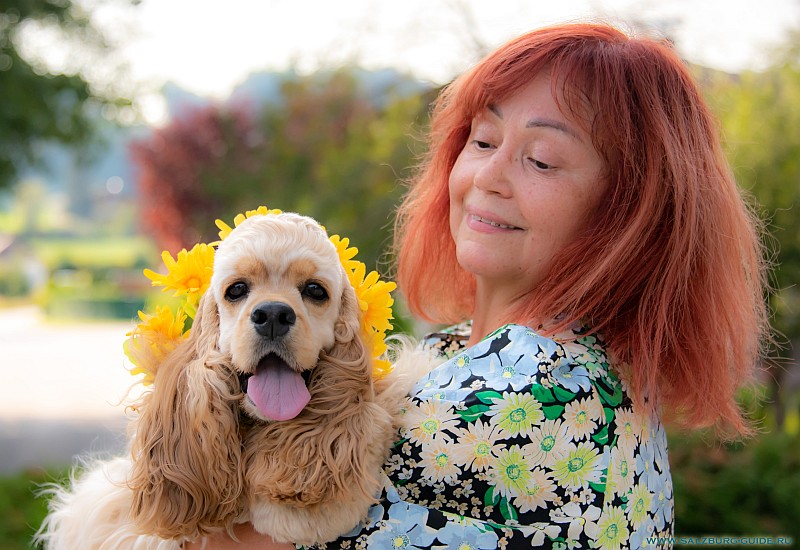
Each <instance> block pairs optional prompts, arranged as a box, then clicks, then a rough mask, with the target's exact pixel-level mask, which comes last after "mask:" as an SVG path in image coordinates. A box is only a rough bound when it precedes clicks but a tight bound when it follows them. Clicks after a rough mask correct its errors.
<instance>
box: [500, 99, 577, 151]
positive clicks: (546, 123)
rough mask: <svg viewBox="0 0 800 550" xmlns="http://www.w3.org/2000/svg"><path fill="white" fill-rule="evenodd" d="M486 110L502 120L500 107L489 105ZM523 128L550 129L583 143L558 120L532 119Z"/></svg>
mask: <svg viewBox="0 0 800 550" xmlns="http://www.w3.org/2000/svg"><path fill="white" fill-rule="evenodd" d="M486 108H487V109H488V110H489V111H490V112H491V113H493V114H494V115H495V116H496V117H497V118H499V119H500V120H502V119H503V111H502V110H501V109H500V107H498V106H497V105H495V104H494V103H490V104H489V105H487V106H486ZM525 128H550V129H552V130H558V131H559V132H563V133H564V134H566V135H568V136H569V137H571V138H573V139H575V140H578V141H580V142H583V140H582V139H581V138H580V136H579V135H578V134H577V133H576V132H575V131H574V130H573V129H572V128H570V127H569V126H567V125H566V124H564V123H563V122H561V121H560V120H553V119H550V118H532V119H531V120H529V121H528V122H527V123H526V124H525Z"/></svg>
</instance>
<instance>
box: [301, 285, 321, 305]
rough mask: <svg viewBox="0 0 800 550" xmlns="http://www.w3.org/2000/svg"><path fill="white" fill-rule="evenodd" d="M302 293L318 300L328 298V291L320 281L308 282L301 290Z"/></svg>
mask: <svg viewBox="0 0 800 550" xmlns="http://www.w3.org/2000/svg"><path fill="white" fill-rule="evenodd" d="M300 294H302V295H303V296H307V297H309V298H311V299H312V300H314V301H317V302H324V301H325V300H327V299H328V292H327V291H326V290H325V288H324V287H323V286H322V285H321V284H319V283H308V284H306V285H305V286H304V287H303V288H302V290H301V291H300Z"/></svg>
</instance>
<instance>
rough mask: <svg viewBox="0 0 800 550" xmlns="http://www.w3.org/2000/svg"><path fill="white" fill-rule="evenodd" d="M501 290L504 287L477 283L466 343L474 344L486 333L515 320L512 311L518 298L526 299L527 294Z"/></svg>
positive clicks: (518, 301)
mask: <svg viewBox="0 0 800 550" xmlns="http://www.w3.org/2000/svg"><path fill="white" fill-rule="evenodd" d="M498 290H499V291H498ZM503 290H505V288H504V287H500V289H493V288H487V286H486V285H481V284H478V287H477V289H476V293H475V309H474V310H473V312H472V334H471V335H470V337H469V341H468V345H470V346H472V345H475V344H477V343H478V342H480V341H481V339H483V337H484V336H486V335H487V334H491V333H492V332H494V331H495V330H497V329H498V328H500V327H502V326H503V325H507V324H508V323H513V322H515V321H516V319H515V318H514V316H513V312H514V310H515V309H516V308H517V307H518V306H519V303H520V300H524V299H526V298H527V296H518V295H515V294H511V293H508V292H503Z"/></svg>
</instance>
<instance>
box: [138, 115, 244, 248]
mask: <svg viewBox="0 0 800 550" xmlns="http://www.w3.org/2000/svg"><path fill="white" fill-rule="evenodd" d="M255 132H256V130H255V125H254V123H253V117H252V116H251V115H250V113H249V112H248V111H247V110H246V109H244V108H242V107H238V108H237V107H221V106H218V105H209V106H205V107H201V108H195V109H192V110H189V111H187V112H186V113H184V115H183V116H180V117H178V118H176V119H174V120H173V121H172V122H171V123H170V124H169V125H168V126H165V127H163V128H159V129H156V130H154V131H153V133H152V134H151V135H150V136H149V137H148V138H146V139H142V140H138V141H135V142H133V143H132V144H131V156H132V158H133V161H134V163H135V165H136V167H137V170H138V183H139V189H140V212H141V219H142V223H143V225H144V228H145V229H146V231H147V232H149V233H150V234H152V235H153V237H154V238H155V240H156V243H157V244H158V246H160V247H161V248H163V249H165V250H169V251H171V252H173V253H175V252H177V251H178V250H180V249H181V248H185V247H189V246H192V245H193V244H194V243H196V242H200V241H208V240H214V235H213V219H214V217H215V216H219V215H220V213H219V211H218V210H219V209H218V207H217V204H216V203H217V201H216V200H215V197H213V196H212V195H213V193H210V192H209V190H208V189H206V186H205V185H204V183H203V179H204V178H205V177H206V175H207V174H209V173H219V172H224V171H225V167H226V166H227V165H229V164H231V163H235V164H236V165H237V166H238V167H239V169H242V168H243V167H244V168H246V167H247V166H252V156H251V155H252V153H253V151H254V147H253V143H254V141H255V140H254V139H253V135H254V133H255Z"/></svg>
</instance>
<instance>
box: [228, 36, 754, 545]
mask: <svg viewBox="0 0 800 550" xmlns="http://www.w3.org/2000/svg"><path fill="white" fill-rule="evenodd" d="M758 229H759V225H758V223H757V221H756V220H755V219H754V218H753V216H751V214H750V212H749V211H748V208H747V207H746V205H745V203H744V202H743V200H742V198H741V197H740V194H739V192H738V190H737V187H736V185H735V183H734V181H733V179H732V177H731V174H730V171H729V169H728V166H727V164H726V162H725V159H724V158H723V153H722V150H721V147H720V139H719V136H718V130H717V127H716V126H715V123H714V120H713V119H712V116H711V114H710V113H709V110H708V108H707V106H706V104H705V102H704V101H703V98H702V97H701V95H700V92H699V91H698V88H697V86H696V84H695V83H694V82H693V80H692V78H691V77H690V75H689V73H688V72H687V70H686V67H685V66H684V64H683V63H682V61H681V60H680V58H679V57H678V56H677V55H676V54H675V52H674V51H673V50H672V49H671V48H670V47H669V46H668V45H666V44H664V43H662V42H658V41H653V40H649V39H638V38H630V37H628V36H626V35H625V34H623V33H622V32H620V31H618V30H616V29H614V28H611V27H608V26H604V25H589V24H578V25H567V26H559V27H552V28H546V29H542V30H537V31H534V32H531V33H529V34H526V35H524V36H521V37H519V38H517V39H516V40H513V41H511V42H509V43H508V44H506V45H504V46H502V47H500V48H499V49H498V50H496V51H495V52H494V53H492V54H490V55H489V56H488V57H486V58H485V59H484V60H483V61H481V62H480V63H479V64H478V65H477V66H475V67H474V68H473V69H472V70H470V71H468V72H467V73H466V74H464V75H462V76H461V77H460V78H458V79H457V80H455V81H454V82H453V83H452V84H451V85H449V86H448V87H447V88H446V89H445V90H444V91H443V93H442V94H441V96H440V97H439V99H438V100H437V102H436V104H435V109H434V111H433V119H432V127H431V133H430V142H429V153H428V156H427V158H426V160H425V161H424V163H423V164H422V166H421V169H420V171H419V174H418V177H417V178H416V179H415V180H414V181H413V184H412V186H411V188H410V191H409V193H408V196H407V197H406V199H405V202H404V203H403V205H402V207H401V209H400V212H399V217H398V224H397V231H396V238H397V248H398V254H399V266H398V281H399V284H400V288H401V290H402V291H403V294H404V296H405V298H406V300H407V303H408V304H409V306H410V308H411V310H412V312H414V313H415V314H417V315H419V316H420V317H422V318H424V319H427V320H429V321H433V322H437V323H461V324H460V325H457V326H455V327H453V328H451V329H447V330H444V331H442V332H441V333H438V334H435V335H431V336H430V337H428V338H427V339H426V344H427V345H429V346H431V347H433V348H436V349H438V350H439V351H440V352H441V353H442V354H445V355H446V356H447V357H449V358H450V359H449V360H448V361H446V362H445V363H443V364H442V365H441V366H440V367H439V368H437V369H436V370H435V371H434V372H432V373H431V375H430V376H429V377H427V378H425V379H423V380H422V381H420V383H419V384H418V385H417V388H416V391H415V392H414V394H413V395H412V396H411V399H410V401H409V404H408V410H407V413H406V417H407V421H406V427H405V430H404V433H403V434H402V435H403V440H402V441H401V442H400V443H399V444H398V445H397V446H396V448H395V449H394V451H393V453H392V456H391V457H390V459H389V461H388V462H387V465H386V468H385V470H386V473H387V475H388V478H389V479H390V481H391V483H387V487H386V490H385V492H384V494H383V495H382V497H381V501H380V503H379V504H377V505H376V506H375V507H374V508H373V509H372V513H371V514H370V518H369V521H368V522H367V523H368V524H367V525H366V526H363V527H362V528H359V529H356V530H355V531H354V532H353V533H350V534H349V535H348V536H346V537H344V538H342V539H341V540H340V541H337V542H335V543H331V544H328V546H327V548H333V547H335V548H362V547H365V548H374V549H381V550H384V549H388V548H433V547H436V548H443V547H444V548H481V549H488V548H529V547H537V546H542V547H558V548H590V547H602V548H621V547H632V548H634V547H635V548H638V547H642V546H648V547H668V546H671V544H672V543H671V541H670V540H669V537H670V536H671V535H672V533H673V513H672V511H673V507H672V484H671V479H670V473H669V463H668V460H667V446H666V437H665V434H664V429H663V427H662V423H661V418H662V417H664V418H667V419H669V420H670V421H672V422H675V423H676V424H678V425H681V426H684V427H687V428H699V427H705V426H713V427H715V428H716V429H717V430H718V431H719V432H720V433H723V434H725V435H735V434H746V433H747V432H748V425H747V421H746V420H745V419H744V418H743V417H742V414H741V412H740V410H739V408H738V406H737V404H736V402H735V400H734V392H735V391H736V389H737V387H739V386H740V385H741V384H742V383H744V382H746V381H748V380H750V379H751V377H752V374H753V372H754V370H755V367H756V365H757V363H758V361H759V358H760V356H761V353H762V343H763V341H764V340H765V339H766V335H767V322H766V312H765V306H764V301H763V292H764V291H765V286H764V264H763V262H762V250H761V246H760V244H759V231H758ZM242 535H243V538H244V539H246V540H245V541H243V544H242V546H237V547H239V548H241V547H244V545H245V544H247V542H246V541H247V540H250V541H251V542H252V543H253V544H254V545H256V546H254V547H259V548H265V547H266V546H264V541H263V540H258V537H257V536H255V534H254V533H252V531H251V532H247V530H246V529H245V530H244V531H243V532H242ZM221 544H222V543H221ZM275 547H276V548H283V547H291V546H281V545H275Z"/></svg>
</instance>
